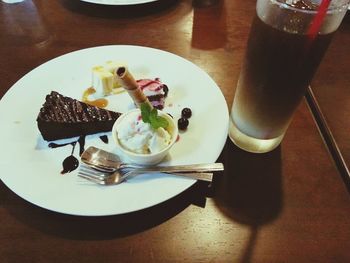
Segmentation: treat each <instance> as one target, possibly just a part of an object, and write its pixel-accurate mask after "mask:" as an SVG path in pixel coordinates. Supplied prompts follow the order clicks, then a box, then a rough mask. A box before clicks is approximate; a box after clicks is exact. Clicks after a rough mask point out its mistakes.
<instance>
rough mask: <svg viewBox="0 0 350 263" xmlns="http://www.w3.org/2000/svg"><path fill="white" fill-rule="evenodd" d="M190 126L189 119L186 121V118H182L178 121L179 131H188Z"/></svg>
mask: <svg viewBox="0 0 350 263" xmlns="http://www.w3.org/2000/svg"><path fill="white" fill-rule="evenodd" d="M188 124H189V122H188V119H186V118H180V119H179V120H178V121H177V126H178V128H179V130H186V129H187V126H188Z"/></svg>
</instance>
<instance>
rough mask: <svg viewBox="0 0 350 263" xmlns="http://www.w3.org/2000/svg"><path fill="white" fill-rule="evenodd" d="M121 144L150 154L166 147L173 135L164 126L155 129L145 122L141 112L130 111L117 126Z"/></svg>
mask: <svg viewBox="0 0 350 263" xmlns="http://www.w3.org/2000/svg"><path fill="white" fill-rule="evenodd" d="M117 136H118V140H119V143H120V145H121V146H122V147H123V148H125V149H126V150H129V151H131V152H134V153H142V154H150V153H157V152H160V151H162V150H163V149H165V148H166V147H167V146H168V145H169V144H170V142H171V135H170V134H169V132H168V131H167V130H165V129H163V128H158V129H156V130H155V129H153V128H152V127H151V125H150V124H149V123H144V122H143V121H142V118H141V114H140V113H139V112H137V111H136V112H130V114H128V115H126V116H125V118H124V119H123V120H122V121H121V123H120V125H119V126H118V127H117Z"/></svg>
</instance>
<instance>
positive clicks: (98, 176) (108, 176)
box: [78, 165, 213, 185]
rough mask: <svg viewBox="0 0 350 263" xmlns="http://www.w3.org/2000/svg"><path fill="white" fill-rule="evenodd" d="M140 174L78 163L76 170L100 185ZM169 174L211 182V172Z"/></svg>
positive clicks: (79, 174) (118, 181) (83, 176)
mask: <svg viewBox="0 0 350 263" xmlns="http://www.w3.org/2000/svg"><path fill="white" fill-rule="evenodd" d="M151 173H156V172H151ZM157 173H158V172H157ZM140 174H143V173H142V172H139V171H137V170H127V171H123V170H117V171H115V172H113V173H105V172H102V171H101V170H100V171H99V170H96V169H93V168H91V167H89V166H87V165H80V168H79V171H78V176H80V177H82V178H84V179H87V180H89V181H91V182H94V183H97V184H101V185H115V184H120V183H122V182H123V181H125V180H126V179H127V178H128V177H130V176H136V175H140ZM165 174H166V173H165ZM169 174H170V173H169ZM171 175H176V176H180V177H187V178H192V179H196V180H201V181H207V182H211V181H212V180H213V174H212V173H171Z"/></svg>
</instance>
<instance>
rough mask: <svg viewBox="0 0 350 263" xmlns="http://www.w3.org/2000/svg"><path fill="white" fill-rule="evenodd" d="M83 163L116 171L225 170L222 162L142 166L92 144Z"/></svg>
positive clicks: (84, 156)
mask: <svg viewBox="0 0 350 263" xmlns="http://www.w3.org/2000/svg"><path fill="white" fill-rule="evenodd" d="M81 160H82V162H83V163H85V164H87V165H89V166H91V167H93V168H95V169H97V170H100V171H102V172H109V173H112V172H116V171H119V170H120V169H135V171H136V170H137V171H138V172H139V173H140V172H143V173H145V172H147V173H149V172H165V173H168V172H172V173H187V172H204V173H206V172H214V171H223V170H224V165H223V164H222V163H209V164H190V165H174V166H140V165H134V164H127V163H123V162H122V161H121V160H120V158H119V156H118V155H116V154H113V153H110V152H107V151H104V150H102V149H99V148H96V147H93V146H90V147H89V148H87V149H86V150H85V151H84V152H83V154H82V155H81Z"/></svg>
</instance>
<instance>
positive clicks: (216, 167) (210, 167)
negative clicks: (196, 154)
mask: <svg viewBox="0 0 350 263" xmlns="http://www.w3.org/2000/svg"><path fill="white" fill-rule="evenodd" d="M223 170H224V165H223V164H222V163H209V164H190V165H174V166H150V167H142V168H137V169H135V170H134V171H135V172H140V173H141V172H165V173H171V172H174V173H187V172H197V173H200V172H204V173H205V172H215V171H223Z"/></svg>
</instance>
